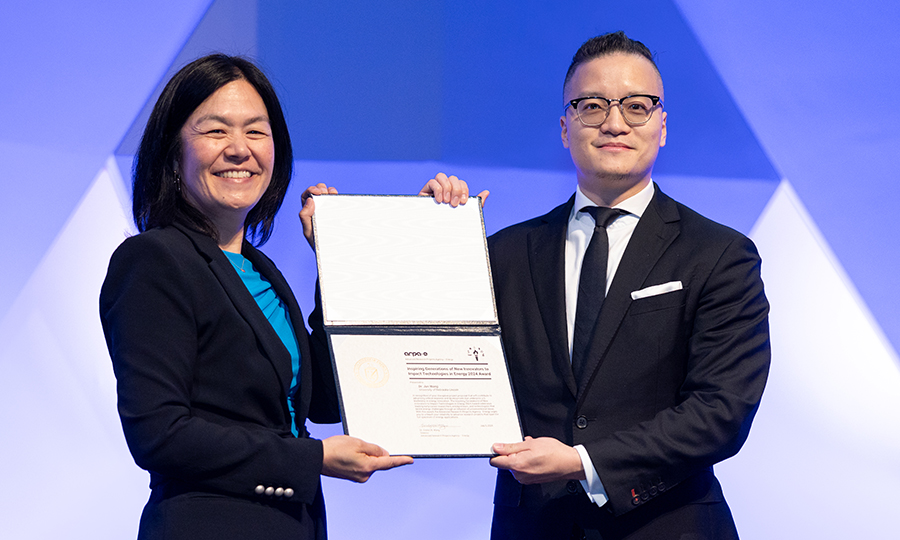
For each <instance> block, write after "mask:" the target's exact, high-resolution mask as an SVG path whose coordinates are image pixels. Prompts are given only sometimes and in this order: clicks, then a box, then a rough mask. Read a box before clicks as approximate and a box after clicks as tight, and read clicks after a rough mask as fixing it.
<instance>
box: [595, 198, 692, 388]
mask: <svg viewBox="0 0 900 540" xmlns="http://www.w3.org/2000/svg"><path fill="white" fill-rule="evenodd" d="M654 187H655V188H656V193H655V194H654V195H653V199H652V200H651V201H650V204H649V205H648V206H647V209H646V210H645V211H644V214H643V215H642V216H641V219H640V221H638V224H637V227H636V228H635V229H634V234H633V235H632V237H631V240H629V242H628V247H627V248H626V249H625V253H624V255H623V256H622V261H621V262H620V263H619V267H618V269H617V270H616V275H615V277H614V278H613V281H612V283H611V284H610V287H609V292H608V293H607V295H606V300H604V301H603V308H602V309H601V310H600V316H599V317H598V318H597V326H596V327H595V328H594V334H593V338H592V340H591V344H590V346H589V348H588V355H587V365H585V373H586V374H590V375H589V376H586V377H584V378H583V380H581V381H579V385H578V404H579V405H580V403H581V400H582V399H584V394H585V390H586V388H587V387H588V386H589V385H590V383H591V381H593V379H594V377H595V376H596V373H597V369H598V368H599V367H600V364H602V362H603V359H604V357H605V356H606V352H607V350H608V349H609V345H610V343H612V340H613V338H614V337H615V335H616V332H617V331H618V328H619V325H621V324H622V321H623V319H624V318H625V313H626V312H627V311H628V307H629V306H630V305H631V301H632V300H631V291H635V290H638V289H640V288H641V286H642V285H643V283H644V280H646V279H647V275H648V274H649V273H650V270H652V269H653V267H654V266H655V265H656V263H657V261H659V258H660V257H661V256H662V254H663V253H664V252H665V250H666V248H668V247H669V245H670V244H671V243H672V241H673V240H675V238H676V237H678V235H679V233H680V227H679V226H678V221H679V220H680V218H679V214H678V209H677V208H676V206H675V202H674V201H673V200H672V199H670V198H669V197H668V196H667V195H665V194H664V193H663V192H662V191H660V190H659V186H655V185H654Z"/></svg>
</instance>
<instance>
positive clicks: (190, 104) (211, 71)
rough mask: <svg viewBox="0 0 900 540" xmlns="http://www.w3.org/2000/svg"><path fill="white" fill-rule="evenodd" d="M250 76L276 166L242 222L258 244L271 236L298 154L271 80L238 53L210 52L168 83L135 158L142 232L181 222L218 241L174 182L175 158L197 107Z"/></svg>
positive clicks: (137, 210) (138, 221) (134, 209)
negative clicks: (183, 131)
mask: <svg viewBox="0 0 900 540" xmlns="http://www.w3.org/2000/svg"><path fill="white" fill-rule="evenodd" d="M241 79H243V80H246V81H247V82H248V83H250V85H252V86H253V88H255V89H256V91H257V92H258V93H259V96H260V97H261V98H262V100H263V103H264V104H265V106H266V111H267V113H268V115H269V125H270V127H271V128H272V140H273V143H274V145H275V164H274V167H273V169H272V179H271V181H270V183H269V187H268V189H266V192H265V193H264V194H263V196H262V198H261V199H260V200H259V202H258V203H256V206H254V207H253V208H252V209H251V210H250V212H249V213H248V214H247V218H246V220H245V221H244V227H245V233H246V236H248V237H249V238H250V239H251V240H252V241H253V242H254V244H255V245H257V246H259V245H262V244H264V243H265V242H266V240H268V239H269V236H270V235H271V234H272V227H273V225H274V224H275V214H277V213H278V209H279V208H281V203H282V202H283V201H284V196H285V194H286V193H287V189H288V185H289V184H290V181H291V174H292V171H293V166H294V157H293V152H292V150H291V137H290V134H289V133H288V129H287V122H285V119H284V113H283V112H282V110H281V104H280V103H279V101H278V96H276V95H275V90H274V88H272V84H271V83H270V82H269V80H268V79H267V78H266V76H265V75H264V74H263V72H262V71H260V69H259V68H257V67H256V66H255V65H254V64H253V63H252V62H250V61H249V60H247V59H245V58H241V57H238V56H227V55H224V54H211V55H209V56H204V57H203V58H199V59H197V60H194V61H193V62H191V63H190V64H188V65H186V66H184V67H183V68H182V69H181V70H180V71H179V72H178V73H176V74H175V76H174V77H172V79H171V80H170V81H169V82H168V83H167V84H166V87H165V88H164V89H163V91H162V94H161V95H160V96H159V99H158V100H157V101H156V105H155V106H154V107H153V112H152V113H151V114H150V119H149V120H147V127H146V128H145V129H144V135H143V137H142V138H141V144H140V147H139V149H138V153H137V155H136V156H135V158H134V185H133V188H134V189H133V204H132V212H133V213H134V222H135V224H136V225H137V228H138V230H139V231H141V232H144V231H146V230H148V229H152V228H154V227H162V226H166V225H171V224H172V223H175V222H179V223H184V224H185V225H188V226H190V227H191V228H194V229H197V230H199V231H201V232H203V233H204V234H207V235H208V236H210V237H212V238H213V239H215V240H218V231H217V230H216V227H215V225H214V224H213V223H212V221H210V220H209V218H208V217H207V216H206V215H204V214H203V213H202V212H201V211H200V210H198V209H197V208H195V207H193V206H191V205H190V204H189V203H188V202H187V201H186V200H185V199H184V197H183V196H182V195H181V193H180V187H179V185H178V183H177V182H176V179H177V178H176V172H175V162H176V161H178V159H179V158H180V157H181V128H182V126H184V123H185V122H187V119H188V118H189V117H190V116H191V114H192V113H193V112H194V110H195V109H196V108H197V107H199V106H200V104H201V103H203V102H204V101H205V100H206V98H208V97H209V96H211V95H212V94H213V93H215V92H216V90H218V89H219V88H222V87H223V86H225V85H226V84H228V83H230V82H233V81H236V80H241Z"/></svg>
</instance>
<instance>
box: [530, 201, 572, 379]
mask: <svg viewBox="0 0 900 540" xmlns="http://www.w3.org/2000/svg"><path fill="white" fill-rule="evenodd" d="M573 204H575V196H574V195H573V196H572V197H571V198H570V199H569V201H568V202H567V203H565V204H563V205H561V206H557V207H556V208H554V209H553V210H551V211H550V212H549V213H548V214H546V215H545V216H544V217H543V220H544V224H543V225H542V226H540V227H537V228H535V229H534V230H532V231H531V232H530V233H528V257H529V265H530V266H531V279H532V284H533V286H534V294H535V296H536V297H537V304H538V309H539V310H540V312H541V319H542V320H543V323H544V328H546V329H547V339H548V340H549V342H550V349H551V351H552V357H553V358H552V361H553V362H555V363H556V364H557V366H556V368H557V369H558V371H559V373H564V374H565V383H566V386H568V387H569V390H571V392H572V395H573V396H575V395H576V392H577V385H576V383H575V376H574V375H573V374H572V365H571V362H570V361H569V347H568V344H569V333H568V331H567V329H566V283H565V258H566V257H565V253H566V227H567V226H568V222H569V214H570V213H571V211H572V205H573Z"/></svg>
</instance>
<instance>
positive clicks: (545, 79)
mask: <svg viewBox="0 0 900 540" xmlns="http://www.w3.org/2000/svg"><path fill="white" fill-rule="evenodd" d="M802 4H803V3H802V2H801V3H800V4H797V3H792V4H790V5H786V3H779V2H775V1H774V0H752V1H749V2H745V3H740V4H734V5H732V3H717V2H713V1H712V0H637V1H634V2H629V3H627V4H622V3H612V2H596V1H571V2H563V3H545V2H531V1H529V2H510V1H504V2H496V3H484V2H476V1H474V0H460V1H458V2H441V1H437V0H434V1H424V2H422V1H415V0H397V1H393V2H389V3H370V2H365V1H362V0H351V1H349V2H345V3H341V4H332V3H296V2H290V1H287V0H272V1H265V2H262V1H238V0H215V1H210V0H180V1H177V2H176V1H175V0H169V1H155V2H148V1H140V2H133V3H129V4H128V5H127V7H117V6H109V5H106V3H103V2H97V1H96V0H90V1H88V2H87V5H85V4H84V3H80V4H79V5H78V7H77V8H76V7H73V6H71V5H70V4H69V3H64V2H61V1H52V2H44V3H42V5H41V6H37V7H28V8H24V7H23V8H13V9H12V13H11V19H10V20H11V21H12V23H10V24H7V25H6V27H7V30H8V31H7V32H6V35H5V36H3V37H2V38H0V39H2V40H3V41H2V43H0V44H2V45H3V47H4V50H5V51H6V53H7V54H6V55H4V58H2V59H0V68H2V70H3V72H4V73H10V74H16V77H13V78H12V80H10V81H9V82H8V84H7V85H5V88H4V89H0V98H2V99H0V103H2V104H0V113H2V118H3V119H4V125H7V126H11V128H12V129H8V130H6V133H4V134H0V151H3V152H4V153H5V155H7V156H12V157H13V158H14V159H12V160H11V161H12V162H13V163H15V165H14V167H15V169H16V170H17V171H18V172H17V173H16V174H15V180H10V181H8V182H7V183H6V184H5V187H7V190H6V193H7V194H8V197H7V198H6V199H5V200H3V201H0V204H2V208H0V210H2V212H0V224H2V225H4V226H5V227H4V230H5V231H7V234H6V235H5V238H6V239H5V240H4V242H6V244H5V245H6V247H7V249H6V250H4V252H5V253H7V254H10V255H12V262H11V264H10V266H9V267H8V272H7V279H6V282H5V285H4V287H2V288H0V343H2V344H3V345H2V350H3V356H2V360H0V369H2V370H3V376H2V377H0V400H2V403H3V405H2V408H0V419H2V423H0V425H2V427H3V428H4V432H5V433H7V434H8V436H7V437H6V440H8V441H10V442H11V444H7V445H4V448H3V449H2V450H0V463H3V465H0V467H2V468H3V471H2V472H3V477H4V478H5V479H7V481H8V484H9V485H11V486H21V489H22V490H28V489H30V488H34V487H38V486H46V487H44V488H42V489H51V490H52V491H53V495H52V497H53V498H54V499H56V500H64V501H65V504H57V505H54V511H53V512H52V513H51V515H49V516H48V514H47V512H46V511H45V510H44V509H45V508H46V506H45V505H46V502H45V501H46V499H44V500H43V501H42V500H41V498H40V497H23V496H22V493H21V490H15V489H13V490H4V491H3V492H2V494H0V505H2V507H3V508H5V509H6V511H5V512H4V517H3V519H0V537H4V538H26V537H27V538H55V537H61V536H67V535H68V533H69V532H70V531H72V530H79V531H85V532H86V534H87V535H90V536H91V537H92V538H99V539H103V538H122V537H131V536H133V535H134V534H135V531H136V529H137V522H138V518H139V515H140V510H141V507H142V505H143V503H144V502H145V500H146V497H147V495H148V492H149V491H148V489H147V475H146V473H144V472H143V471H141V470H140V469H138V468H137V467H136V466H135V465H134V464H133V462H132V461H131V458H130V455H129V454H128V451H127V449H126V447H125V444H124V439H123V437H122V435H121V429H120V427H119V424H118V418H117V416H116V411H115V381H114V378H113V375H112V370H111V366H110V363H109V359H108V356H107V353H106V349H105V345H104V343H103V339H102V333H101V331H100V325H99V320H98V317H97V294H98V291H99V285H100V283H101V281H102V279H103V276H104V275H105V268H106V263H107V261H108V258H109V254H110V253H111V252H112V250H113V249H115V246H116V245H118V243H119V242H121V240H122V239H123V238H124V237H125V236H126V235H128V234H133V224H132V223H131V220H130V194H129V191H130V185H129V177H130V167H131V159H132V157H133V153H134V150H135V148H136V147H137V143H138V141H139V137H140V133H141V130H142V128H143V125H144V123H145V122H146V118H147V116H148V115H149V110H150V107H152V104H153V103H154V102H155V100H156V97H157V96H158V94H159V91H160V90H161V88H162V85H163V84H164V83H165V81H166V80H168V78H169V77H170V76H171V74H172V73H174V72H175V71H177V69H179V68H180V67H181V66H182V65H184V64H185V63H187V62H188V61H190V60H192V59H193V58H196V57H197V56H200V55H202V54H206V53H208V52H211V51H214V50H221V51H223V52H227V53H231V54H244V55H248V56H251V57H253V58H254V59H256V60H257V61H258V62H259V63H260V64H261V65H262V67H263V68H264V69H265V70H266V72H267V74H269V75H270V77H271V79H272V80H273V83H274V84H275V86H276V90H277V91H278V92H279V96H280V97H281V99H282V104H283V106H284V109H285V112H286V115H287V118H288V122H289V127H290V130H291V135H292V140H293V146H294V154H295V157H296V159H297V160H298V161H297V162H296V164H295V180H294V185H293V187H292V188H291V191H289V193H288V196H287V198H286V201H285V204H284V206H283V208H282V211H281V213H280V215H279V217H278V220H277V222H276V232H275V234H274V235H273V237H272V239H271V240H270V242H269V243H268V244H267V245H266V246H265V251H266V252H267V254H269V255H270V256H271V257H272V258H273V259H275V260H276V262H277V263H278V265H279V268H281V269H282V271H283V273H284V274H285V276H286V277H287V278H288V280H289V281H290V282H291V284H292V286H293V288H294V291H295V293H296V294H297V296H298V298H299V299H300V301H301V304H302V305H303V307H304V310H305V312H307V313H309V311H310V310H311V307H312V305H311V304H312V287H313V283H314V280H315V272H316V269H315V261H314V259H313V257H312V254H311V253H310V252H309V251H308V247H306V246H305V242H304V241H303V240H302V235H301V231H300V227H299V223H298V220H297V218H296V215H297V212H298V211H299V209H300V203H299V194H300V193H301V192H302V191H303V189H304V188H305V187H306V186H307V185H309V184H312V183H318V182H325V183H328V184H329V185H336V186H338V187H339V189H341V191H342V192H345V193H351V192H359V193H413V192H415V191H416V190H418V188H419V187H420V186H421V185H422V183H423V182H424V181H425V180H427V179H428V178H430V177H431V176H432V175H433V174H434V173H436V172H438V171H439V170H440V171H444V172H447V173H452V174H457V175H459V176H460V177H463V178H465V179H466V180H468V181H469V183H470V185H471V186H472V188H473V189H474V190H476V191H478V190H481V189H485V188H487V189H490V190H491V192H492V194H491V197H490V199H489V201H488V203H487V206H486V208H485V224H486V229H487V232H488V234H490V233H491V232H493V231H496V230H498V229H499V228H502V227H504V226H506V225H508V224H511V223H513V222H516V221H520V220H522V219H526V218H529V217H533V216H535V215H538V214H540V213H543V212H544V211H546V210H547V209H549V208H551V207H553V206H555V205H556V204H558V203H559V202H561V201H562V200H564V199H565V198H567V197H568V196H569V195H570V194H571V191H572V189H573V187H574V179H573V174H572V167H571V163H570V161H569V157H568V154H567V152H566V151H565V150H564V149H563V148H562V147H561V145H560V143H559V131H558V130H559V127H558V117H559V115H560V112H561V109H562V106H561V105H562V103H561V102H562V99H561V81H562V77H563V75H564V73H565V69H566V67H567V66H568V62H569V60H570V58H571V55H572V53H573V52H574V51H575V49H576V48H577V47H578V45H579V44H580V43H581V42H582V41H584V39H586V38H588V37H590V36H592V35H596V34H599V33H603V32H606V31H611V30H617V29H623V30H625V31H626V32H627V33H628V34H629V35H631V36H632V37H636V38H637V39H641V40H643V41H645V42H646V43H647V44H648V45H649V46H650V48H651V50H654V51H655V52H656V54H657V58H658V63H659V66H660V70H661V72H662V75H663V78H664V81H665V83H666V109H667V111H668V113H669V121H668V130H669V137H668V141H667V143H668V144H667V145H666V147H665V148H664V149H663V151H662V152H661V154H660V160H659V162H658V165H657V167H656V169H655V171H654V174H655V179H656V180H657V181H658V182H659V183H660V185H661V186H662V188H663V190H665V191H666V192H667V193H668V194H670V195H672V196H673V197H675V198H676V199H678V200H680V201H682V202H684V203H686V204H688V205H689V206H691V207H693V208H695V209H696V210H698V211H700V212H701V213H703V214H705V215H707V216H709V217H711V218H713V219H716V220H717V221H720V222H723V223H725V224H727V225H730V226H732V227H734V228H736V229H738V230H740V231H742V232H744V233H746V234H749V235H751V237H752V238H753V239H754V240H755V241H756V242H757V245H758V247H759V249H760V252H761V254H762V256H763V261H764V263H763V278H764V280H765V282H766V287H767V293H768V295H769V298H770V301H771V303H772V313H771V320H770V323H771V327H772V344H773V366H772V372H771V376H770V382H769V385H768V388H767V391H766V395H765V396H764V399H763V405H762V407H761V409H760V412H759V415H758V416H757V420H756V422H755V423H754V428H753V434H752V436H751V437H750V439H749V441H748V443H747V444H746V446H745V447H744V449H743V450H742V451H741V453H739V454H738V455H737V456H736V457H735V458H733V459H731V460H729V461H727V462H725V463H723V464H721V465H720V466H719V468H718V470H719V474H720V476H721V477H722V478H723V484H724V488H725V491H726V496H727V497H728V498H729V501H730V502H731V506H732V509H733V512H734V514H735V518H736V520H737V522H738V527H739V529H740V531H741V535H742V538H745V539H746V538H750V539H753V538H758V539H768V538H805V537H809V538H835V539H837V538H846V537H856V536H872V537H879V536H882V537H883V536H884V531H887V530H890V529H888V526H889V523H888V521H887V519H888V516H890V515H891V512H892V511H893V510H894V509H895V508H896V506H897V503H898V502H900V501H898V498H897V497H896V496H893V495H891V493H892V492H891V489H890V488H889V487H888V488H886V489H885V488H883V486H892V485H896V484H898V483H900V465H898V462H897V460H896V456H897V455H900V430H898V429H897V426H900V361H898V356H897V352H896V351H897V350H898V348H900V315H898V312H897V311H898V310H897V309H896V308H895V307H894V306H895V305H896V304H897V303H898V300H900V280H897V279H896V277H894V274H895V271H894V269H895V268H897V267H900V243H898V242H897V240H896V237H897V234H896V233H897V229H898V225H897V223H896V220H895V218H894V217H893V211H892V208H891V207H890V206H889V205H892V204H893V203H894V201H897V200H900V187H898V185H900V184H898V182H896V180H895V179H894V177H895V176H896V175H895V173H894V169H895V165H894V160H895V158H896V156H897V155H900V135H898V134H897V133H896V130H895V129H894V130H892V129H890V126H896V125H897V124H898V121H900V112H898V109H897V108H896V107H891V106H889V105H887V104H889V103H891V99H892V97H891V96H890V95H889V93H890V92H891V91H892V90H893V89H894V88H897V87H898V85H900V74H898V73H897V71H896V70H895V69H890V68H889V67H888V66H887V64H886V63H885V60H884V59H885V58H895V57H897V56H898V54H900V44H898V42H897V40H896V39H895V38H894V37H893V35H894V32H895V30H896V28H897V27H898V25H900V7H897V6H894V5H891V6H887V5H881V6H855V7H854V9H853V10H852V12H848V11H847V10H845V9H844V5H843V4H842V3H838V2H836V1H826V2H817V3H815V4H812V3H810V5H809V6H804V5H802ZM876 51H877V52H876ZM351 111H352V112H351ZM22 170H24V171H27V172H26V173H24V174H23V173H22V172H21V171H22ZM20 179H21V180H22V181H19V180H20ZM848 208H849V209H852V212H851V213H848V210H847V209H848ZM310 427H311V428H312V429H313V434H314V436H319V437H324V436H328V435H330V434H334V433H336V432H337V431H338V430H339V429H340V427H339V426H310ZM493 482H494V470H493V469H491V468H490V467H489V466H488V465H487V463H485V462H484V461H483V460H419V461H418V462H417V463H416V464H415V465H414V466H412V467H405V468H401V469H399V470H397V471H391V472H390V473H382V474H379V475H376V477H375V478H374V479H373V480H372V481H370V482H369V483H367V484H364V485H356V484H350V483H348V482H343V481H334V480H331V479H325V481H324V488H325V495H326V498H327V500H328V513H329V532H330V533H331V535H332V537H334V538H357V537H371V536H372V531H382V532H380V533H379V534H378V535H379V536H383V537H390V538H400V539H405V538H410V539H412V538H421V537H422V536H423V531H427V535H428V536H429V537H434V538H454V539H456V538H484V537H485V536H486V535H487V530H488V527H489V523H490V515H491V510H492V506H491V499H492V493H493ZM879 486H882V487H881V488H880V487H879ZM17 491H18V492H17ZM45 495H46V494H45ZM849 497H853V499H850V500H855V499H856V497H860V498H862V500H864V501H865V505H866V506H865V508H866V512H865V514H866V519H860V517H859V515H858V514H856V513H854V512H847V511H846V509H847V502H848V498H849ZM782 501H783V502H782ZM459 516H466V517H467V519H459ZM823 516H827V519H822V518H823ZM891 526H892V525H891ZM442 534H443V536H441V535H442Z"/></svg>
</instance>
